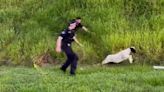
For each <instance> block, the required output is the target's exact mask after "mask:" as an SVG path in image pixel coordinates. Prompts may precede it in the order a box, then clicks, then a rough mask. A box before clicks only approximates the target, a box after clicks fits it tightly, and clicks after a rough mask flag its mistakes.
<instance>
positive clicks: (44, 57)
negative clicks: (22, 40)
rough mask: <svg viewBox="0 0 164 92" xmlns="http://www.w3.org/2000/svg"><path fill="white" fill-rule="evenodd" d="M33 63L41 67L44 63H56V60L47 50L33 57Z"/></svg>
mask: <svg viewBox="0 0 164 92" xmlns="http://www.w3.org/2000/svg"><path fill="white" fill-rule="evenodd" d="M34 64H36V65H38V66H40V67H42V66H44V65H46V64H56V60H55V59H54V58H53V57H52V56H51V55H50V53H49V50H48V51H47V52H46V53H43V54H41V55H39V56H37V57H36V58H35V59H34Z"/></svg>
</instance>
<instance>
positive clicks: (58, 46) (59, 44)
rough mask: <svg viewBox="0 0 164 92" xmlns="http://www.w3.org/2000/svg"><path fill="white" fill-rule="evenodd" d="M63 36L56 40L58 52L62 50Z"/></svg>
mask: <svg viewBox="0 0 164 92" xmlns="http://www.w3.org/2000/svg"><path fill="white" fill-rule="evenodd" d="M62 39H63V37H61V36H59V37H58V39H57V42H56V52H61V41H62Z"/></svg>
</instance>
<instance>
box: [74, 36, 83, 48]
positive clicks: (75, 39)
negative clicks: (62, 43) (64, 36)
mask: <svg viewBox="0 0 164 92" xmlns="http://www.w3.org/2000/svg"><path fill="white" fill-rule="evenodd" d="M73 39H74V41H75V42H76V43H77V44H78V45H79V46H82V44H81V43H80V42H79V41H78V40H77V38H76V36H74V37H73Z"/></svg>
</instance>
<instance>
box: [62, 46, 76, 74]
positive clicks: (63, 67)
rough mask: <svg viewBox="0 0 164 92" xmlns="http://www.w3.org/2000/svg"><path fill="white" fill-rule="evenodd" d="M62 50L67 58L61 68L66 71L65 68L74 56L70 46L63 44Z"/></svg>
mask: <svg viewBox="0 0 164 92" xmlns="http://www.w3.org/2000/svg"><path fill="white" fill-rule="evenodd" d="M63 50H64V52H65V54H66V56H67V60H66V62H65V63H64V64H63V65H62V67H61V69H62V70H63V71H66V69H67V67H68V66H69V65H70V64H71V62H72V61H73V59H74V56H73V54H72V53H73V51H72V49H71V47H70V46H65V47H64V49H63Z"/></svg>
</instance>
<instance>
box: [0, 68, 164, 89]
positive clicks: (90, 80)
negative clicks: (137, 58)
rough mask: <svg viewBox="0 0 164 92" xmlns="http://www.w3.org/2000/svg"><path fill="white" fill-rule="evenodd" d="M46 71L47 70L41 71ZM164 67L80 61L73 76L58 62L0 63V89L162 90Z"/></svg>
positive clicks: (163, 86)
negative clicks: (51, 64) (44, 64)
mask: <svg viewBox="0 0 164 92" xmlns="http://www.w3.org/2000/svg"><path fill="white" fill-rule="evenodd" d="M43 73H47V74H43ZM163 90H164V71H162V70H154V69H153V68H152V66H147V65H108V66H97V65H92V66H84V65H79V67H78V70H77V74H76V76H70V75H69V72H68V71H67V72H66V73H65V74H64V73H63V72H61V71H60V70H59V66H55V67H49V68H43V69H42V72H41V70H39V71H38V70H36V69H35V68H28V67H6V66H1V67H0V92H163Z"/></svg>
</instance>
